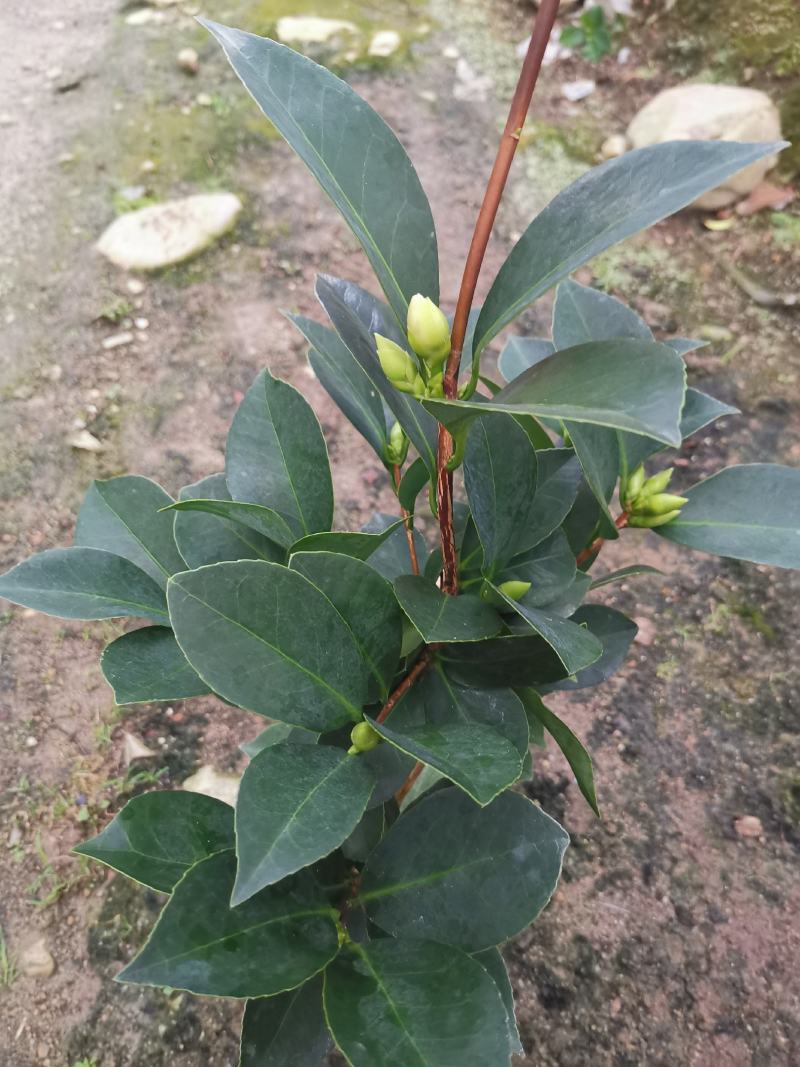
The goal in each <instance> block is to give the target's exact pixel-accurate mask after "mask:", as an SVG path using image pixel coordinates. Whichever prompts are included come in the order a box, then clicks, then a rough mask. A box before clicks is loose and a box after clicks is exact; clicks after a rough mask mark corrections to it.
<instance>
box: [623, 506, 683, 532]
mask: <svg viewBox="0 0 800 1067" xmlns="http://www.w3.org/2000/svg"><path fill="white" fill-rule="evenodd" d="M678 515H680V508H678V509H677V510H676V511H668V512H667V514H666V515H631V517H630V518H629V519H628V526H638V527H640V528H641V529H645V530H654V529H655V528H656V526H665V525H666V524H667V523H668V522H672V520H673V519H676V518H677V517H678Z"/></svg>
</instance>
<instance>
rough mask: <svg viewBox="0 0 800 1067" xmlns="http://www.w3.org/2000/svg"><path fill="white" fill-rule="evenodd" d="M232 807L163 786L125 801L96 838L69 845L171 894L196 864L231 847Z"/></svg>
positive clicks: (116, 869)
mask: <svg viewBox="0 0 800 1067" xmlns="http://www.w3.org/2000/svg"><path fill="white" fill-rule="evenodd" d="M233 840H234V839H233V808H231V807H229V806H228V805H227V804H223V803H222V801H220V800H215V799H214V797H207V796H204V795H203V794H202V793H187V792H183V791H181V790H176V791H174V792H171V791H167V790H161V791H160V792H157V793H143V794H142V795H141V796H138V797H134V798H133V800H129V801H128V803H127V804H126V805H125V807H124V808H123V809H122V811H121V812H119V814H118V815H115V816H114V818H113V819H112V820H111V822H110V823H109V824H108V826H106V828H105V829H104V830H102V831H101V832H100V833H99V834H98V835H97V836H96V837H93V838H91V840H89V841H83V842H82V843H81V844H80V845H76V846H75V848H74V849H73V850H72V851H73V852H77V853H78V854H79V855H81V856H91V858H92V859H95V860H99V861H100V862H101V863H105V864H106V866H108V867H111V868H113V869H114V870H115V871H119V872H120V874H124V875H125V876H126V878H133V879H135V880H136V881H137V882H141V884H142V885H146V886H149V887H150V888H151V889H156V890H158V892H159V893H171V892H172V890H173V889H174V888H175V885H176V883H177V882H178V881H179V879H180V878H182V877H183V875H184V874H185V873H186V872H187V871H188V870H189V868H190V867H193V866H194V864H195V863H198V862H199V861H200V860H203V859H205V858H206V857H207V856H213V855H214V854H215V853H217V852H221V851H223V850H224V849H230V848H233Z"/></svg>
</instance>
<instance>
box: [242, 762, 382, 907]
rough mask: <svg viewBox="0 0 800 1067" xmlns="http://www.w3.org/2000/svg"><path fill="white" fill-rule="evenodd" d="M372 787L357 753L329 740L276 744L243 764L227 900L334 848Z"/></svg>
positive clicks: (245, 895)
mask: <svg viewBox="0 0 800 1067" xmlns="http://www.w3.org/2000/svg"><path fill="white" fill-rule="evenodd" d="M374 786H375V779H374V778H373V776H372V775H371V774H370V772H369V770H368V769H367V768H366V767H365V765H364V762H363V760H361V759H359V757H358V756H348V755H347V753H346V752H345V751H344V749H340V748H332V747H330V746H327V745H293V744H285V743H284V744H277V745H272V746H270V747H269V748H266V749H264V751H263V752H260V753H259V754H258V755H257V756H256V757H255V758H254V759H253V760H251V762H250V763H249V764H248V766H247V768H246V770H245V772H244V775H243V776H242V784H241V786H240V788H239V797H238V799H237V801H236V856H237V859H238V868H237V874H236V884H235V885H234V888H233V896H232V897H231V905H232V906H233V907H235V906H236V905H238V904H241V903H242V902H243V901H245V900H249V899H250V897H252V896H253V894H254V893H257V892H258V891H259V890H261V889H263V888H264V886H267V885H273V884H274V883H275V882H280V881H281V879H283V878H285V877H287V875H290V874H294V873H295V871H299V870H300V869H301V868H303V867H307V866H309V865H310V864H312V863H315V862H316V861H317V860H319V859H322V857H323V856H327V855H328V853H329V852H332V851H333V850H334V849H335V848H337V847H338V846H339V845H340V844H341V843H342V841H344V839H345V838H346V837H347V836H348V835H349V834H351V833H352V831H353V830H354V829H355V827H356V824H357V823H358V820H359V819H360V818H361V816H362V814H363V813H364V809H365V808H366V806H367V801H368V800H369V798H370V794H371V793H372V790H373V788H374Z"/></svg>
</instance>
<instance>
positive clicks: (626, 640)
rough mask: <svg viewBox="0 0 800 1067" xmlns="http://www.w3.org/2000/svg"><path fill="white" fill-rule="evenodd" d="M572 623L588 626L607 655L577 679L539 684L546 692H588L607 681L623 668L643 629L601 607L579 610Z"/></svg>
mask: <svg viewBox="0 0 800 1067" xmlns="http://www.w3.org/2000/svg"><path fill="white" fill-rule="evenodd" d="M572 621H573V622H575V623H578V624H579V625H580V624H581V623H585V624H586V626H587V628H588V629H589V631H590V632H591V633H592V634H594V636H595V637H597V638H599V639H600V641H601V642H602V643H603V653H602V655H601V656H600V658H599V659H598V660H596V661H595V662H594V663H593V664H592V665H591V666H590V667H587V668H586V669H585V670H582V671H579V672H578V673H577V675H575V677H574V678H566V679H563V680H561V681H558V682H555V683H554V684H550V683H544V684H541V685H537V688H538V689H539V691H540V692H542V693H548V692H550V691H551V690H554V689H586V688H587V687H589V686H595V685H600V683H601V682H605V681H607V679H609V678H610V677H611V675H612V674H615V673H616V671H617V670H618V669H619V668H620V667H621V666H622V663H623V661H624V659H625V657H626V655H627V654H628V649H629V648H630V646H631V644H632V642H633V639H634V637H636V634H637V632H638V629H639V628H638V626H637V625H636V623H635V622H633V620H632V619H629V618H628V617H627V616H626V615H623V614H622V612H620V611H615V610H614V609H613V608H606V607H604V606H603V605H601V604H585V605H584V606H583V607H580V608H578V610H577V611H576V612H575V614H574V615H573V616H572Z"/></svg>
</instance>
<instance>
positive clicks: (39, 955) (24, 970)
mask: <svg viewBox="0 0 800 1067" xmlns="http://www.w3.org/2000/svg"><path fill="white" fill-rule="evenodd" d="M18 963H19V969H20V973H21V974H24V975H25V977H26V978H49V977H50V975H51V974H52V973H53V971H54V970H55V969H56V961H55V960H54V959H53V957H52V955H51V954H50V950H49V949H48V947H47V943H46V941H45V939H44V938H43V937H40V938H39V939H38V940H37V941H34V942H33V943H32V944H30V945H28V947H27V948H25V949H23V950H22V952H20V954H19V961H18Z"/></svg>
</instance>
